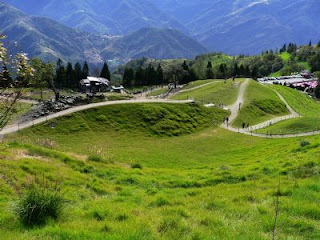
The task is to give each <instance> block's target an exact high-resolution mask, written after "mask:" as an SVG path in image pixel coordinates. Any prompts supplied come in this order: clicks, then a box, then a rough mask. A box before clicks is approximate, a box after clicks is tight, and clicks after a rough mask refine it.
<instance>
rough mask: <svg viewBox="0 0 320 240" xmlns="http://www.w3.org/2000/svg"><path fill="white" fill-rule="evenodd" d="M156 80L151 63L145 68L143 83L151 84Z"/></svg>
mask: <svg viewBox="0 0 320 240" xmlns="http://www.w3.org/2000/svg"><path fill="white" fill-rule="evenodd" d="M156 81H157V72H156V70H154V68H153V66H152V65H151V64H149V65H148V67H147V68H146V69H145V83H144V85H153V84H156Z"/></svg>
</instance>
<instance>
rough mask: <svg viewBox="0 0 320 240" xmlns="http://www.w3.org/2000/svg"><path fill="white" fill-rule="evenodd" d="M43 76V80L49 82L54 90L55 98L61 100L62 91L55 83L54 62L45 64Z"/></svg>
mask: <svg viewBox="0 0 320 240" xmlns="http://www.w3.org/2000/svg"><path fill="white" fill-rule="evenodd" d="M42 78H43V81H45V82H47V84H48V86H49V88H50V89H51V90H52V91H53V92H54V95H55V100H56V101H59V97H60V93H59V90H58V89H57V87H56V84H55V76H54V65H53V64H52V63H48V64H45V65H44V68H43V73H42Z"/></svg>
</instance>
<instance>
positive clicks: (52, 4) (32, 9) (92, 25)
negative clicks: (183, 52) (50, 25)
mask: <svg viewBox="0 0 320 240" xmlns="http://www.w3.org/2000/svg"><path fill="white" fill-rule="evenodd" d="M4 2H7V3H9V4H11V5H13V6H15V7H17V8H18V9H20V10H22V11H23V12H25V13H27V14H30V15H36V16H42V17H49V18H51V19H53V20H55V21H58V22H60V23H63V24H65V25H67V26H69V27H73V28H77V29H80V30H83V31H86V32H91V33H103V34H109V35H127V34H129V33H132V32H135V31H137V30H140V29H141V28H144V27H156V28H173V29H177V30H179V31H182V32H184V33H187V29H186V28H185V27H184V26H183V25H182V24H180V23H179V22H178V21H176V20H175V19H174V18H173V17H171V16H170V15H168V14H166V13H165V12H164V11H161V10H160V9H159V8H158V7H156V6H155V5H154V4H153V3H152V1H149V0H94V1H93V0H80V1H79V0H41V1H39V0H28V1H27V2H28V3H27V4H26V1H21V0H5V1H4Z"/></svg>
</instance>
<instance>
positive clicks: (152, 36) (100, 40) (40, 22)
mask: <svg viewBox="0 0 320 240" xmlns="http://www.w3.org/2000/svg"><path fill="white" fill-rule="evenodd" d="M0 29H1V31H0V33H2V34H5V35H7V36H8V40H9V41H10V42H17V43H18V44H19V48H21V49H22V50H23V51H25V52H28V53H29V54H30V55H31V56H39V57H41V58H42V59H44V60H56V59H57V58H62V59H63V60H65V61H66V60H68V61H73V62H74V61H77V60H80V61H83V60H87V61H89V62H91V63H99V62H102V61H104V60H110V59H118V60H120V61H126V60H130V59H132V58H137V57H143V56H146V57H150V58H159V59H164V58H190V57H194V56H196V55H197V54H200V53H205V52H207V51H208V50H207V49H206V48H205V47H204V46H203V45H201V44H200V43H198V42H197V41H195V40H194V39H192V38H190V37H188V36H186V35H184V34H182V33H181V32H179V31H177V30H174V29H158V28H143V29H140V30H138V31H136V32H132V33H130V34H128V35H124V36H108V35H101V34H97V33H96V34H94V33H87V32H84V31H82V30H78V29H74V28H70V27H68V26H65V25H63V24H61V23H58V22H56V21H54V20H51V19H49V18H46V17H37V16H30V15H27V14H25V13H23V12H21V11H19V10H18V9H16V8H14V7H12V6H10V5H8V4H6V3H1V2H0Z"/></svg>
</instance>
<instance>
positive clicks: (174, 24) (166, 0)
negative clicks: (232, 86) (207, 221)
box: [4, 0, 320, 54]
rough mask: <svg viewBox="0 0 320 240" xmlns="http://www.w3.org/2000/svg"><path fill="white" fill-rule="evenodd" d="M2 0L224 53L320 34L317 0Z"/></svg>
mask: <svg viewBox="0 0 320 240" xmlns="http://www.w3.org/2000/svg"><path fill="white" fill-rule="evenodd" d="M4 1H5V2H8V3H10V4H12V5H14V6H16V7H17V8H19V9H21V10H22V11H24V12H26V13H28V14H31V15H36V16H45V17H49V18H51V19H53V20H55V21H58V22H60V23H63V24H65V25H68V26H70V27H74V28H77V29H81V30H84V31H86V32H90V33H106V34H107V35H111V36H112V35H127V34H130V33H133V32H135V31H139V30H140V29H141V28H145V27H148V28H150V27H152V28H154V27H155V28H169V29H177V30H179V31H182V32H183V33H185V34H187V35H189V36H191V37H193V38H195V39H197V40H198V41H199V42H201V43H202V44H203V45H205V46H206V47H207V48H208V49H209V50H210V51H222V52H225V53H227V54H257V53H260V52H261V51H264V50H267V49H271V48H272V49H275V48H277V47H280V46H282V45H283V44H284V43H288V42H296V43H297V44H299V45H300V44H305V43H307V42H309V41H310V40H311V41H312V42H314V43H316V42H318V41H319V40H320V28H318V26H319V25H320V17H319V16H320V3H319V0H201V1H199V0H81V1H78V0H41V1H39V0H28V1H22V0H4ZM26 2H28V4H26ZM182 48H183V47H182Z"/></svg>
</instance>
